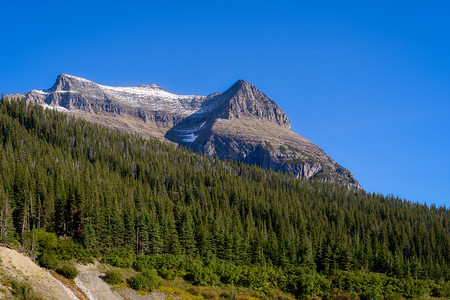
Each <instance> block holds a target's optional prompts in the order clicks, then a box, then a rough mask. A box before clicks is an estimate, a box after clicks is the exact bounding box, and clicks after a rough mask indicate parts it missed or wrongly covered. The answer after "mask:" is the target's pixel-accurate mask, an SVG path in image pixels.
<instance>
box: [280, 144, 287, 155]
mask: <svg viewBox="0 0 450 300" xmlns="http://www.w3.org/2000/svg"><path fill="white" fill-rule="evenodd" d="M280 152H281V153H283V154H286V147H285V146H283V145H281V146H280Z"/></svg>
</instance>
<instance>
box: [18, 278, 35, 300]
mask: <svg viewBox="0 0 450 300" xmlns="http://www.w3.org/2000/svg"><path fill="white" fill-rule="evenodd" d="M11 287H12V294H13V295H14V297H16V298H17V299H24V300H38V299H42V298H41V297H39V296H38V295H37V294H36V293H35V292H34V290H33V288H32V287H31V286H30V285H28V284H26V283H22V282H18V281H11Z"/></svg>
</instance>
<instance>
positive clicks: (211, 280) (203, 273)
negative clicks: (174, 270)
mask: <svg viewBox="0 0 450 300" xmlns="http://www.w3.org/2000/svg"><path fill="white" fill-rule="evenodd" d="M184 279H185V280H186V281H189V282H190V283H192V284H194V285H214V284H217V283H219V276H218V275H217V274H215V273H214V272H213V270H212V269H211V268H209V267H208V266H205V265H203V263H202V262H201V261H197V260H193V261H191V263H190V265H189V266H187V268H186V275H185V276H184Z"/></svg>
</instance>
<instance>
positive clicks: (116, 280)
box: [105, 270, 123, 285]
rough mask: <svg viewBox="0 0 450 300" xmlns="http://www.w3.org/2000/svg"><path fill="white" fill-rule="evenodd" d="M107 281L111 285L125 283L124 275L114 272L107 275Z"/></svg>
mask: <svg viewBox="0 0 450 300" xmlns="http://www.w3.org/2000/svg"><path fill="white" fill-rule="evenodd" d="M105 281H106V282H107V283H109V284H110V285H118V284H121V283H122V282H123V276H122V273H120V272H118V271H114V270H109V271H107V272H106V274H105Z"/></svg>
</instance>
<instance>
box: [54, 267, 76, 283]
mask: <svg viewBox="0 0 450 300" xmlns="http://www.w3.org/2000/svg"><path fill="white" fill-rule="evenodd" d="M56 272H57V273H58V274H60V275H62V276H64V277H66V278H67V279H75V278H76V277H77V276H78V270H77V268H75V266H74V265H70V264H64V265H62V266H60V267H59V268H58V269H56Z"/></svg>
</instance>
